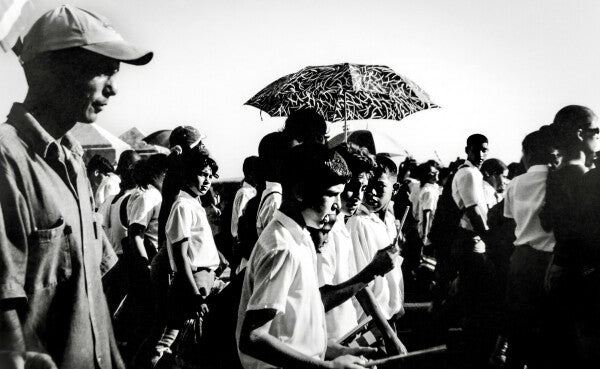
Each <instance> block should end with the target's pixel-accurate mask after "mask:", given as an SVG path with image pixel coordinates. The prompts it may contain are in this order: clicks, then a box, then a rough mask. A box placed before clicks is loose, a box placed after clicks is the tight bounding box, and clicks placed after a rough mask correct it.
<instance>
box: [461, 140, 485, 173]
mask: <svg viewBox="0 0 600 369" xmlns="http://www.w3.org/2000/svg"><path fill="white" fill-rule="evenodd" d="M465 151H466V153H467V160H469V161H470V162H471V164H473V165H474V166H476V167H477V168H481V164H483V162H484V161H485V158H487V155H488V144H487V142H484V143H481V144H477V145H473V146H467V147H466V149H465Z"/></svg>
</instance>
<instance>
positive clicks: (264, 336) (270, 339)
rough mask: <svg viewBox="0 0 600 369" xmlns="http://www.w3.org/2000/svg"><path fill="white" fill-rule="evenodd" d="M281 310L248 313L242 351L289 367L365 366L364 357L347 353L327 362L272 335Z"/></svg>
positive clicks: (242, 335)
mask: <svg viewBox="0 0 600 369" xmlns="http://www.w3.org/2000/svg"><path fill="white" fill-rule="evenodd" d="M276 314H277V310H275V309H262V310H250V311H247V312H246V315H245V317H244V322H243V323H242V331H241V334H240V343H239V345H240V351H242V352H243V353H245V354H246V355H250V356H252V357H254V358H256V359H259V360H261V361H264V362H267V363H269V364H272V365H275V366H280V367H285V368H291V369H293V368H362V366H360V365H359V364H360V363H361V362H362V360H361V359H359V358H357V357H354V356H349V355H345V356H342V357H338V358H337V359H336V360H334V361H323V360H319V359H315V358H312V357H310V356H307V355H304V354H302V353H300V352H298V351H296V350H294V349H293V348H291V347H290V346H288V345H286V344H285V343H283V342H282V341H280V340H278V339H277V338H276V337H274V336H272V335H271V334H269V328H270V326H271V322H272V320H273V318H275V315H276Z"/></svg>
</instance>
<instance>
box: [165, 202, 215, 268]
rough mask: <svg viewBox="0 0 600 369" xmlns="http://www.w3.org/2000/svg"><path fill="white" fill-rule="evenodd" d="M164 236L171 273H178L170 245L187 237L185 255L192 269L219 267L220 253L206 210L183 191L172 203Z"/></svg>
mask: <svg viewBox="0 0 600 369" xmlns="http://www.w3.org/2000/svg"><path fill="white" fill-rule="evenodd" d="M165 235H166V238H167V251H168V253H169V261H170V263H171V269H172V270H173V271H174V272H176V271H177V266H176V264H175V261H174V259H173V244H174V243H177V242H179V241H181V240H183V239H186V238H187V240H188V245H189V247H188V252H187V256H188V258H189V261H190V266H191V267H192V268H193V269H195V268H208V269H210V270H213V271H214V270H216V269H217V268H218V267H219V263H220V260H219V252H218V251H217V245H216V244H215V240H214V238H213V234H212V231H211V229H210V224H209V223H208V218H207V217H206V211H205V210H204V208H203V207H202V205H201V204H200V201H198V199H197V198H195V197H192V196H191V195H190V194H188V193H187V192H185V191H179V194H178V195H177V197H176V198H175V202H173V206H172V207H171V212H170V213H169V218H168V219H167V224H166V225H165Z"/></svg>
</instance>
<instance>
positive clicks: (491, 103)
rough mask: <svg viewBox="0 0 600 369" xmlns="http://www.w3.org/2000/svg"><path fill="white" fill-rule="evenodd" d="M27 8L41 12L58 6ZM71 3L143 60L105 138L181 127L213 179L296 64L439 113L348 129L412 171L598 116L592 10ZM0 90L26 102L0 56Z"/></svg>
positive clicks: (12, 64)
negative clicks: (212, 169)
mask: <svg viewBox="0 0 600 369" xmlns="http://www.w3.org/2000/svg"><path fill="white" fill-rule="evenodd" d="M32 1H33V2H34V4H35V5H36V12H38V13H39V14H40V15H41V14H42V13H43V12H45V11H46V10H49V9H51V8H53V7H55V6H58V5H60V4H61V3H64V1H57V0H32ZM70 3H71V4H72V5H76V6H80V7H82V8H86V9H89V10H93V11H96V12H98V13H100V14H103V15H105V16H106V17H108V18H109V19H110V20H111V21H112V23H113V25H114V27H115V29H117V30H118V31H119V32H120V33H121V34H122V35H123V36H124V37H125V38H126V39H128V40H130V41H132V42H134V43H137V44H140V45H143V46H146V47H148V48H150V49H152V50H153V51H154V52H155V57H154V60H153V61H152V62H151V63H150V64H149V65H147V66H144V67H133V66H128V65H124V66H122V68H121V72H120V73H119V75H118V79H117V88H118V94H117V96H115V97H113V98H111V101H110V103H109V106H108V108H107V109H106V110H105V111H104V112H103V113H102V114H101V115H100V118H99V119H98V121H97V123H98V124H100V125H102V126H103V127H105V128H106V129H108V130H109V131H110V132H112V133H114V134H115V135H120V134H121V133H123V132H124V131H126V130H128V129H129V128H131V127H133V126H136V127H138V128H139V129H140V130H142V131H143V132H145V133H147V134H148V133H151V132H153V131H155V130H157V129H165V128H173V127H174V126H177V125H180V124H191V125H194V126H196V127H198V128H199V129H200V130H201V131H202V132H204V133H205V134H206V135H207V136H208V139H207V140H206V144H207V146H208V147H209V149H210V150H211V152H212V154H213V155H214V157H215V159H216V160H217V162H218V163H219V165H220V167H221V177H222V178H223V177H237V176H241V164H242V161H243V158H244V157H246V156H248V155H253V154H256V151H257V146H258V142H259V141H260V139H261V137H262V136H263V135H264V134H266V133H268V132H271V131H274V130H277V129H279V128H281V126H282V125H283V119H282V118H270V117H269V116H268V115H266V114H263V115H262V120H261V117H260V115H259V111H258V110H257V109H255V108H253V107H249V106H243V103H244V102H246V101H247V100H248V99H249V98H250V97H251V96H253V95H254V94H255V93H256V92H258V91H260V90H261V89H262V88H263V87H264V86H266V85H267V84H269V83H270V82H272V81H273V80H275V79H277V78H278V77H280V76H282V75H285V74H288V73H292V72H295V71H298V70H299V69H301V68H303V67H305V66H307V65H324V64H333V63H340V62H353V63H361V64H384V65H388V66H390V67H391V68H393V69H394V70H395V71H396V72H398V73H399V74H402V75H405V76H407V77H409V78H410V79H412V80H413V81H415V82H416V83H417V84H419V85H420V86H421V87H422V88H423V89H424V90H425V91H427V92H428V93H429V95H430V96H431V97H432V98H433V100H434V102H436V103H437V104H439V105H440V106H442V107H443V108H442V109H434V110H431V111H425V112H421V113H417V114H414V115H412V116H410V117H408V118H406V119H405V120H403V121H401V122H396V121H371V122H368V123H366V122H352V124H351V127H352V128H364V127H366V126H367V124H368V128H370V129H373V130H377V131H380V132H385V133H387V134H388V135H391V136H393V137H394V139H395V140H396V141H398V142H399V143H401V144H402V145H404V148H405V149H406V150H408V151H409V152H410V153H412V154H413V155H414V156H415V157H416V159H417V160H419V161H424V160H427V159H430V158H434V153H433V152H434V150H435V151H437V153H438V154H439V156H440V157H441V159H442V160H443V161H445V163H446V164H447V163H448V161H451V160H453V159H454V158H456V156H459V155H462V154H463V148H464V144H465V139H466V137H467V136H468V135H469V134H471V133H475V132H480V133H483V134H485V135H487V136H488V138H489V140H490V148H491V150H490V157H498V158H501V159H503V160H504V161H506V162H507V163H508V162H511V161H515V160H518V158H519V156H520V143H521V140H522V139H523V137H524V135H525V134H526V133H528V132H530V131H532V130H534V129H537V128H538V127H539V126H540V125H541V124H546V123H549V122H551V120H552V118H553V116H554V114H555V113H556V111H558V109H560V108H561V107H562V106H564V105H567V104H581V105H587V106H589V107H590V108H592V109H593V110H595V111H596V112H598V111H600V88H599V87H598V86H600V73H599V71H598V69H599V68H600V42H599V40H600V22H599V21H598V15H600V2H598V1H595V0H581V1H577V0H570V1H568V0H564V1H558V0H535V1H533V0H521V1H519V2H512V1H505V0H502V1H497V0H485V1H476V0H454V1H447V0H422V1H408V0H402V1H400V0H387V1H383V0H371V1H364V0H363V1H361V0H358V1H355V0H320V1H319V0H312V1H309V0H293V1H292V0H286V1H283V0H263V1H248V0H235V1H227V0H224V1H204V0H203V1H199V0H195V1H194V0H169V1H165V0H162V1H158V0H127V1H124V0H103V1H97V0H71V1H70ZM0 81H2V83H1V84H0V85H1V86H3V87H2V88H0V111H2V112H6V113H8V110H9V109H10V106H11V104H12V102H13V101H22V100H23V98H24V96H25V93H26V83H25V78H24V76H23V73H22V70H21V67H20V65H19V63H18V61H17V58H16V57H15V56H14V55H12V54H10V53H8V54H4V53H0ZM1 114H5V113H1ZM341 127H342V126H341V124H340V123H336V124H333V125H332V126H331V133H333V134H335V133H338V132H340V131H341Z"/></svg>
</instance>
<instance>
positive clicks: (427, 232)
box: [423, 210, 431, 243]
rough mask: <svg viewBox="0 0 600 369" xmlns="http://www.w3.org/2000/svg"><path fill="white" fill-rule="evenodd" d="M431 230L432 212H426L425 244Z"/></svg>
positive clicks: (424, 214)
mask: <svg viewBox="0 0 600 369" xmlns="http://www.w3.org/2000/svg"><path fill="white" fill-rule="evenodd" d="M430 229H431V210H424V211H423V243H424V242H425V240H426V239H427V236H428V235H429V230H430Z"/></svg>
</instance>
